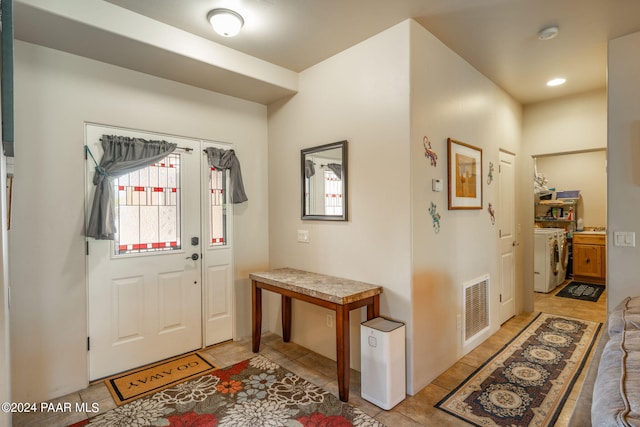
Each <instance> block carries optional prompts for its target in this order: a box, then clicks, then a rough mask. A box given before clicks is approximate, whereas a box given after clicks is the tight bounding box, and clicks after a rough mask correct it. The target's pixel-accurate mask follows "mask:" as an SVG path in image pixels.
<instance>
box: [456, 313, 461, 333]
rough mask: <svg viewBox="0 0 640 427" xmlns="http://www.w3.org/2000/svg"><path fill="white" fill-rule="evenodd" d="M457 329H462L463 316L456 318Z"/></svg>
mask: <svg viewBox="0 0 640 427" xmlns="http://www.w3.org/2000/svg"><path fill="white" fill-rule="evenodd" d="M456 329H462V315H460V314H458V315H457V316H456Z"/></svg>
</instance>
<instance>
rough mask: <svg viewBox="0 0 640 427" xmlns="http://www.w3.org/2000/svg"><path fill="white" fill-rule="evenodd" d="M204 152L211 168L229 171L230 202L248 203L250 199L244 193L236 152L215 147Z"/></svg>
mask: <svg viewBox="0 0 640 427" xmlns="http://www.w3.org/2000/svg"><path fill="white" fill-rule="evenodd" d="M204 151H205V153H207V161H208V162H209V166H213V167H214V168H216V169H218V170H227V169H229V192H230V193H231V197H230V200H229V201H230V202H231V203H242V202H246V201H247V200H248V198H247V194H246V193H245V192H244V184H243V183H242V172H241V171H240V161H239V160H238V158H237V157H236V153H235V151H233V150H224V149H222V148H215V147H208V148H206V149H205V150H204Z"/></svg>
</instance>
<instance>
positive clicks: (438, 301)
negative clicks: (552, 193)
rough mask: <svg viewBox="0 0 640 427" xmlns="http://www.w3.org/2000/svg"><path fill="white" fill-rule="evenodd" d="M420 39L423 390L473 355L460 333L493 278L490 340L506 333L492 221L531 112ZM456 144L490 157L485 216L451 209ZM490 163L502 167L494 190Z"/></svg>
mask: <svg viewBox="0 0 640 427" xmlns="http://www.w3.org/2000/svg"><path fill="white" fill-rule="evenodd" d="M411 35H412V38H411V46H412V50H411V53H412V55H411V76H412V77H411V108H412V114H411V117H412V123H411V124H412V127H411V129H412V135H411V141H410V146H411V175H412V193H411V194H412V206H411V215H412V281H413V286H412V295H411V301H412V305H413V319H412V322H413V334H414V335H413V340H414V345H413V347H414V349H413V352H414V355H413V360H414V365H413V376H414V378H415V382H416V384H415V388H416V389H420V388H421V387H424V386H426V385H427V384H428V383H429V382H431V381H432V380H433V379H435V377H436V376H437V375H439V374H440V373H441V372H443V371H444V370H446V369H447V368H448V367H449V366H451V365H452V364H454V363H455V361H456V360H458V359H459V358H460V357H461V356H462V355H464V353H465V352H468V351H469V350H471V349H472V348H465V347H464V346H463V336H462V333H463V330H462V328H457V327H456V326H457V325H456V322H457V319H456V318H457V316H462V303H463V300H462V299H463V298H462V295H463V293H462V289H463V285H464V284H465V283H467V282H469V281H472V280H474V279H476V278H478V277H481V276H483V275H485V274H489V277H490V300H491V303H490V307H491V311H490V318H491V327H490V330H489V331H487V333H485V334H484V338H487V337H488V336H490V335H491V334H492V333H493V332H495V331H496V330H497V329H498V328H499V326H500V322H499V320H498V317H499V310H498V309H499V293H500V292H499V284H500V271H499V262H498V261H499V257H498V253H499V247H498V243H499V240H498V237H499V234H498V223H496V224H495V225H494V224H492V223H491V218H490V216H489V213H488V212H487V206H488V203H492V205H493V207H494V209H495V210H496V216H497V217H498V218H499V217H500V211H499V209H498V206H499V198H498V196H499V195H498V165H499V151H500V150H501V149H502V150H506V151H509V152H511V153H515V154H516V156H515V157H516V162H517V161H518V157H519V151H520V133H521V126H522V125H521V120H522V108H521V106H520V105H519V104H518V103H516V102H515V101H514V100H513V99H511V98H510V97H509V96H508V95H506V94H505V93H504V92H503V91H502V90H501V89H499V88H498V87H497V86H496V85H494V84H493V83H492V82H491V81H490V80H488V79H487V78H486V77H484V76H483V75H481V74H480V73H478V71H477V70H475V69H474V68H473V67H472V66H471V65H469V64H468V63H467V62H465V61H464V60H463V59H462V58H460V57H459V56H458V55H456V54H454V53H453V52H452V51H451V50H449V49H448V48H447V47H446V46H444V45H443V44H442V43H441V42H440V41H439V40H437V39H436V38H435V37H434V36H433V35H432V34H430V33H429V32H427V31H426V30H425V29H424V28H423V27H422V26H420V25H417V24H416V23H413V25H412V33H411ZM424 136H427V137H428V138H429V140H430V141H431V146H432V149H433V150H434V151H435V152H436V153H437V155H438V162H437V165H436V166H435V167H434V166H431V164H430V162H429V159H427V158H426V157H425V154H424V153H425V150H424V146H423V138H424ZM447 138H453V139H456V140H459V141H462V142H465V143H467V144H471V145H473V146H476V147H478V148H480V149H482V156H483V160H482V167H483V176H482V178H481V179H482V186H483V209H481V210H469V211H461V210H448V209H447V206H448V196H447V194H448V193H447ZM489 162H492V163H493V165H494V167H495V170H494V180H493V181H492V183H491V184H487V176H488V168H489ZM516 170H517V166H516ZM436 178H438V179H441V180H442V182H443V184H444V189H443V191H441V192H434V191H432V188H431V181H432V179H436ZM431 202H433V203H435V204H436V206H437V212H438V213H439V214H440V216H441V218H440V224H441V225H440V231H439V232H438V233H436V232H435V231H434V229H433V221H432V219H431V216H430V214H429V207H430V204H431ZM514 203H516V204H518V203H519V202H518V200H515V201H514ZM516 223H519V220H518V219H517V218H516ZM516 240H519V239H516ZM516 256H518V251H517V249H516ZM516 271H517V269H516ZM516 277H517V278H518V277H520V275H519V274H516ZM520 288H521V281H520V280H518V279H516V290H517V292H516V301H517V303H518V307H517V312H521V311H522V295H521V293H520Z"/></svg>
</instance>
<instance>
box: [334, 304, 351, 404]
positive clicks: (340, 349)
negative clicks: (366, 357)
mask: <svg viewBox="0 0 640 427" xmlns="http://www.w3.org/2000/svg"><path fill="white" fill-rule="evenodd" d="M347 307H348V306H346V305H339V306H337V307H336V349H337V355H336V356H337V357H336V359H338V360H337V361H338V394H339V396H340V400H342V401H343V402H348V401H349V376H350V374H351V360H350V352H349V345H350V340H349V309H348V308H347Z"/></svg>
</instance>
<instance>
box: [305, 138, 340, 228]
mask: <svg viewBox="0 0 640 427" xmlns="http://www.w3.org/2000/svg"><path fill="white" fill-rule="evenodd" d="M347 145H348V144H347V141H346V140H344V141H338V142H332V143H330V144H324V145H318V146H317V147H311V148H304V149H302V150H300V197H301V199H300V200H301V212H302V216H301V218H302V219H313V220H320V221H347V218H348V216H347V206H348V205H349V204H348V200H349V199H348V197H347V187H348V186H347V165H348V161H347V160H348V157H347ZM335 148H339V149H341V154H342V180H341V181H342V206H343V209H342V215H311V214H308V213H307V212H305V202H304V196H305V194H304V188H305V179H306V177H305V173H304V170H305V157H306V155H307V154H314V153H319V152H322V151H327V150H333V149H335Z"/></svg>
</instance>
